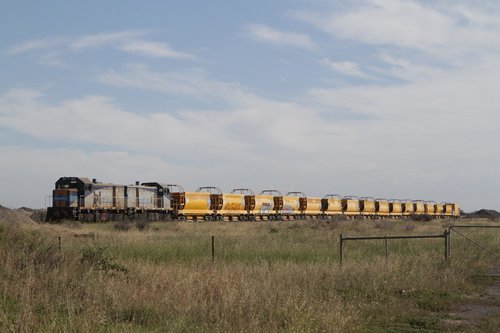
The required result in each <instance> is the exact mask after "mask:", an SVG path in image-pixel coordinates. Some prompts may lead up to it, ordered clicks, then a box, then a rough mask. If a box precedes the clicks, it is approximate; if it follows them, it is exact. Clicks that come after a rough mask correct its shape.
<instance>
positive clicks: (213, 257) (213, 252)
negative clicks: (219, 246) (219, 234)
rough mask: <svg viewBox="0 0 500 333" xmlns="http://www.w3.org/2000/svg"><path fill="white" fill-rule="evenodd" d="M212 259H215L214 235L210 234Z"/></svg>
mask: <svg viewBox="0 0 500 333" xmlns="http://www.w3.org/2000/svg"><path fill="white" fill-rule="evenodd" d="M212 261H215V236H212Z"/></svg>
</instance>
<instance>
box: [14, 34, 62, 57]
mask: <svg viewBox="0 0 500 333" xmlns="http://www.w3.org/2000/svg"><path fill="white" fill-rule="evenodd" d="M63 42H64V39H62V38H40V39H34V40H29V41H26V42H23V43H20V44H16V45H13V46H11V47H9V48H8V50H7V52H8V53H9V54H12V55H13V54H21V53H26V52H31V51H35V50H43V49H48V48H53V47H55V46H58V45H60V44H61V43H63Z"/></svg>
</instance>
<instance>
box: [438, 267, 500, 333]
mask: <svg viewBox="0 0 500 333" xmlns="http://www.w3.org/2000/svg"><path fill="white" fill-rule="evenodd" d="M480 278H483V279H488V280H489V281H487V283H488V284H489V286H488V287H487V288H486V289H485V290H484V291H482V292H480V293H473V294H471V295H469V296H467V298H466V301H465V302H464V303H462V304H459V305H457V306H456V307H454V308H453V309H452V311H451V312H450V313H449V314H448V315H449V316H447V317H448V318H447V319H443V321H442V325H443V326H444V327H445V328H446V329H447V330H451V331H455V332H471V331H475V332H477V331H481V327H482V325H483V324H484V323H485V321H487V320H489V319H491V318H498V317H500V262H497V264H496V266H494V267H493V268H492V269H491V271H490V272H489V274H488V275H486V276H482V277H480ZM497 332H500V327H498V330H497Z"/></svg>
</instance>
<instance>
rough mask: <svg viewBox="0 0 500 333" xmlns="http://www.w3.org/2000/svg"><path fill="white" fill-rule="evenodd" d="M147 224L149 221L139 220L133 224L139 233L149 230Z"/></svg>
mask: <svg viewBox="0 0 500 333" xmlns="http://www.w3.org/2000/svg"><path fill="white" fill-rule="evenodd" d="M149 223H150V222H149V221H146V220H140V221H137V222H135V227H136V228H137V229H138V230H140V231H144V230H147V229H149Z"/></svg>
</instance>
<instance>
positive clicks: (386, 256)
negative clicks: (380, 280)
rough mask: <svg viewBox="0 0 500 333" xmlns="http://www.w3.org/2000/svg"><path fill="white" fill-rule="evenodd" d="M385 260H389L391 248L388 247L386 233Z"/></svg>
mask: <svg viewBox="0 0 500 333" xmlns="http://www.w3.org/2000/svg"><path fill="white" fill-rule="evenodd" d="M384 242H385V261H386V262H387V261H388V260H389V249H388V248H387V235H385V239H384Z"/></svg>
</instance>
